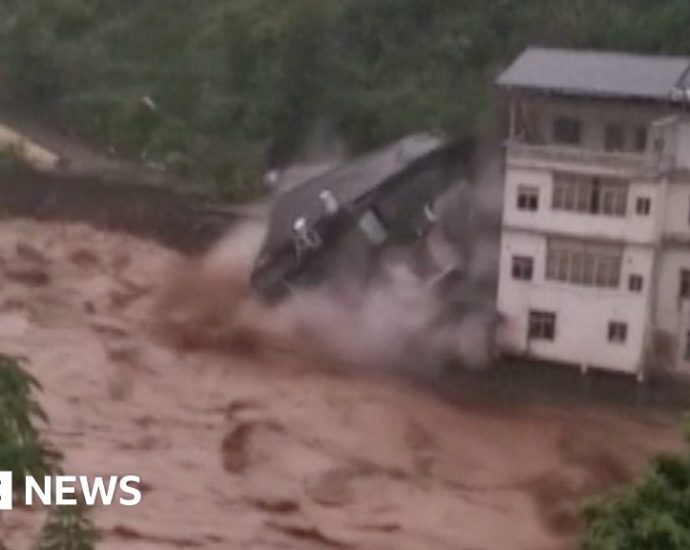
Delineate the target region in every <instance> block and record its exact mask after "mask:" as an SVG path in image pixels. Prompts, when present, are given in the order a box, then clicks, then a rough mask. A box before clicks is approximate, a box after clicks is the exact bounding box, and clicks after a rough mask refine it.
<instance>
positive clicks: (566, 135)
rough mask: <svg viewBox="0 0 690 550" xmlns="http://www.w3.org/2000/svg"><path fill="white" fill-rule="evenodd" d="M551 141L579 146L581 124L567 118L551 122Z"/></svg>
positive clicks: (559, 118)
mask: <svg viewBox="0 0 690 550" xmlns="http://www.w3.org/2000/svg"><path fill="white" fill-rule="evenodd" d="M553 141H554V143H560V144H563V145H579V144H580V142H581V141H582V124H581V123H580V121H579V120H577V119H575V118H569V117H558V118H556V119H554V121H553Z"/></svg>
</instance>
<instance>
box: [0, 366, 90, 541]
mask: <svg viewBox="0 0 690 550" xmlns="http://www.w3.org/2000/svg"><path fill="white" fill-rule="evenodd" d="M40 389H41V386H40V384H39V382H38V380H36V379H35V378H34V377H33V376H31V375H30V374H29V373H28V372H26V370H24V369H23V368H22V366H21V362H20V360H18V359H16V358H14V357H9V356H7V355H1V354H0V471H11V472H12V474H13V489H14V491H15V494H23V492H24V489H25V478H26V476H32V477H35V478H39V479H41V478H43V476H47V475H51V474H55V473H57V472H59V471H60V461H61V460H62V455H61V453H59V452H58V451H57V450H56V449H55V448H54V447H53V446H52V445H51V444H50V443H48V442H47V441H45V440H44V439H43V437H42V436H41V433H40V428H41V427H42V425H44V424H46V423H47V422H48V417H47V415H46V413H45V411H44V410H43V409H42V408H41V406H40V404H39V403H38V401H37V399H36V392H37V391H39V390H40ZM95 540H96V533H95V530H94V528H93V525H92V524H91V522H90V521H89V519H88V518H87V517H86V515H85V513H84V510H83V508H82V507H81V506H76V507H71V506H68V507H60V508H57V507H54V508H52V509H51V510H50V512H49V514H48V519H47V521H46V524H45V526H44V527H43V530H42V531H41V534H40V536H39V538H38V540H37V542H36V544H35V545H34V546H33V548H34V550H92V549H93V547H94V543H95ZM5 548H6V546H5V545H4V543H3V542H2V540H0V550H3V549H5Z"/></svg>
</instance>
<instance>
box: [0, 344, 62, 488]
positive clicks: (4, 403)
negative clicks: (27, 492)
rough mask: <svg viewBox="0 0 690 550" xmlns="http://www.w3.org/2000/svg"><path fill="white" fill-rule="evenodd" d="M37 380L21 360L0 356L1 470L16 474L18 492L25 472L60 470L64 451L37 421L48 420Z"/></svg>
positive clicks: (41, 475) (34, 473) (33, 474)
mask: <svg viewBox="0 0 690 550" xmlns="http://www.w3.org/2000/svg"><path fill="white" fill-rule="evenodd" d="M36 389H40V386H39V383H38V381H37V380H36V379H35V378H33V377H31V376H30V375H29V374H27V373H26V372H25V371H24V370H23V369H22V368H21V366H20V365H19V363H18V362H17V361H16V360H15V359H13V358H11V357H7V356H0V471H11V472H13V474H14V483H13V487H14V490H15V493H18V494H23V491H24V478H25V476H34V477H38V478H39V479H42V478H43V476H45V475H50V474H51V473H53V472H55V471H57V469H58V464H59V461H60V459H61V455H60V453H59V452H57V451H56V450H55V449H53V447H52V446H51V445H50V444H49V443H47V442H46V441H44V440H43V439H42V437H41V435H40V433H39V431H38V428H37V424H40V423H44V422H46V421H47V417H46V414H45V412H44V411H43V409H42V408H41V406H40V405H39V404H38V402H37V401H36V399H35V396H34V390H36Z"/></svg>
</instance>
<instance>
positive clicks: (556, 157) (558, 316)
mask: <svg viewBox="0 0 690 550" xmlns="http://www.w3.org/2000/svg"><path fill="white" fill-rule="evenodd" d="M689 73H690V59H689V58H684V57H652V56H640V55H629V54H620V53H605V52H594V51H570V50H551V49H535V48H531V49H528V50H526V51H525V52H524V53H523V54H522V55H521V56H520V57H519V58H518V59H517V60H516V61H515V62H514V63H513V65H512V66H511V67H509V68H508V70H506V71H505V72H504V73H503V74H502V75H501V76H500V77H499V79H498V81H497V83H498V85H499V87H501V88H502V89H503V90H504V92H505V96H506V99H507V110H508V112H509V117H508V118H509V136H508V140H507V142H506V159H505V195H504V197H505V200H504V207H503V230H502V239H501V262H500V283H499V292H498V310H499V313H500V315H501V318H502V323H501V326H500V328H499V332H498V343H499V347H500V349H501V350H502V351H503V352H504V353H507V354H511V355H522V356H529V357H534V358H537V359H544V360H547V361H556V362H563V363H570V364H574V365H578V366H580V367H581V368H582V369H583V370H587V369H589V368H598V369H607V370H614V371H619V372H624V373H630V374H635V375H637V376H638V377H640V378H642V377H643V376H644V375H645V373H647V372H649V371H650V370H651V369H666V370H672V371H673V372H675V373H685V374H690V114H689V115H688V116H686V114H685V111H686V110H688V109H689V108H690V75H689Z"/></svg>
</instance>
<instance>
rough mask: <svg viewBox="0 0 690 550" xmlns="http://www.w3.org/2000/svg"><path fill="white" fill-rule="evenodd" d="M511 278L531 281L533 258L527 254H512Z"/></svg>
mask: <svg viewBox="0 0 690 550" xmlns="http://www.w3.org/2000/svg"><path fill="white" fill-rule="evenodd" d="M512 275H513V279H518V280H520V281H531V280H532V277H533V275H534V260H533V259H532V258H530V257H529V256H513V265H512Z"/></svg>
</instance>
